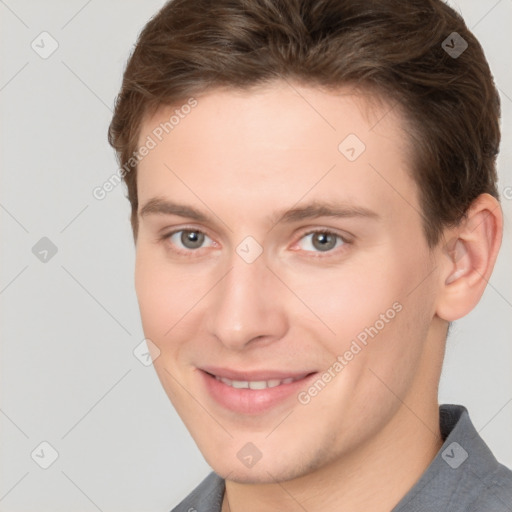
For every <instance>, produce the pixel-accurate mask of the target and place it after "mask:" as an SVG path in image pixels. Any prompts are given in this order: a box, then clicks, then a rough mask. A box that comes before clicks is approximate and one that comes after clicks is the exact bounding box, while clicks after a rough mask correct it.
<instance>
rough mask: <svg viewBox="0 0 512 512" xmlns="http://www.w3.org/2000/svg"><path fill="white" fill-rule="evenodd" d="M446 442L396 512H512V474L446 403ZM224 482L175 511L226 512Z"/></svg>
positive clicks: (209, 484)
mask: <svg viewBox="0 0 512 512" xmlns="http://www.w3.org/2000/svg"><path fill="white" fill-rule="evenodd" d="M439 415H440V417H439V423H440V427H441V435H442V437H443V440H444V444H443V446H442V447H441V449H440V450H439V452H438V454H437V455H436V457H435V458H434V460H433V461H432V462H431V463H430V465H429V466H428V468H427V469H426V470H425V472H424V473H423V475H422V476H421V477H420V479H419V480H418V481H417V482H416V483H415V484H414V485H413V487H412V488H411V489H410V490H409V491H408V492H407V494H406V495H405V496H404V497H403V498H402V499H401V500H400V502H399V503H398V504H397V505H396V506H395V507H394V508H393V510H392V511H390V512H512V471H511V470H510V469H508V468H507V467H505V466H503V465H502V464H500V463H499V462H498V461H497V460H496V458H495V457H494V455H493V454H492V453H491V451H490V450H489V448H488V447H487V445H486V444H485V442H484V441H483V439H482V438H481V437H480V435H479V434H478V432H477V431H476V429H475V427H474V426H473V423H472V422H471V420H470V418H469V415H468V411H467V409H466V408H465V407H463V406H461V405H441V407H440V408H439ZM224 489H225V484H224V480H223V479H222V478H221V477H220V476H218V475H217V474H216V473H214V472H212V473H210V474H209V475H208V476H207V477H206V478H205V479H204V480H203V481H202V482H201V483H200V484H199V485H198V486H197V487H196V488H195V489H194V490H193V491H192V492H191V493H190V494H189V495H188V496H187V497H186V498H185V499H184V500H183V501H182V502H181V503H180V504H179V505H178V506H177V507H175V508H174V509H172V511H171V512H221V506H222V498H223V496H224Z"/></svg>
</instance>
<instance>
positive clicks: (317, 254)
mask: <svg viewBox="0 0 512 512" xmlns="http://www.w3.org/2000/svg"><path fill="white" fill-rule="evenodd" d="M182 231H188V232H191V233H200V234H203V235H205V236H207V237H208V238H211V237H209V236H208V234H207V233H205V232H204V231H201V230H200V229H195V228H190V227H189V228H187V227H184V228H181V229H176V230H174V231H170V232H169V233H165V234H164V235H162V236H161V237H160V241H162V242H168V241H169V239H170V238H171V236H173V235H175V234H176V233H180V232H182ZM315 233H322V234H323V235H332V236H334V237H336V238H338V239H340V240H341V241H342V242H343V244H342V245H341V246H340V247H335V248H333V249H331V250H329V251H326V252H325V253H322V252H321V251H306V252H308V253H312V255H311V256H310V257H312V258H328V257H329V256H331V255H333V254H335V253H337V252H339V251H336V249H341V250H343V246H345V245H349V244H351V243H352V242H351V241H350V240H349V239H347V238H346V237H344V236H342V235H340V234H339V233H336V232H335V231H331V230H329V229H312V230H310V231H307V232H305V233H303V234H302V236H301V237H300V238H299V241H300V240H302V239H303V238H305V237H307V236H309V235H314V234H315ZM169 245H172V246H173V248H172V249H171V250H172V251H173V252H175V253H177V254H180V255H183V256H191V255H192V254H193V253H195V252H196V253H197V252H199V251H200V249H202V248H199V249H188V250H184V249H177V248H176V246H174V245H173V244H170V243H169ZM192 257H198V256H192Z"/></svg>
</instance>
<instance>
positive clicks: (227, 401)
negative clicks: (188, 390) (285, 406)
mask: <svg viewBox="0 0 512 512" xmlns="http://www.w3.org/2000/svg"><path fill="white" fill-rule="evenodd" d="M199 372H200V373H201V375H202V378H203V381H204V383H205V385H206V388H207V390H208V392H209V394H210V396H211V397H212V398H213V399H214V400H215V401H216V402H217V403H218V404H220V405H221V406H222V407H224V408H226V409H228V410H230V411H233V412H237V413H242V414H260V413H263V412H266V411H269V410H270V409H272V408H273V407H275V406H277V405H278V404H280V403H282V402H284V401H286V400H287V399H289V398H290V397H292V396H297V395H298V393H299V392H300V391H301V390H303V389H304V387H305V386H307V385H308V384H309V381H310V380H311V379H313V378H314V377H315V375H316V373H312V374H309V375H308V376H306V377H304V378H303V379H300V380H296V381H293V382H290V383H289V384H280V385H279V386H275V387H273V388H265V389H248V388H244V389H237V388H233V387H231V386H228V385H227V384H224V383H223V382H221V381H219V380H217V379H216V378H215V377H213V376H212V375H210V374H209V373H206V372H204V371H203V370H199Z"/></svg>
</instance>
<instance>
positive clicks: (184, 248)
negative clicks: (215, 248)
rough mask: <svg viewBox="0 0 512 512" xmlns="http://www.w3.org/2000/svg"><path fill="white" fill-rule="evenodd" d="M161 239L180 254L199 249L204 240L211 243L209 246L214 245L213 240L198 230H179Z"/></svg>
mask: <svg viewBox="0 0 512 512" xmlns="http://www.w3.org/2000/svg"><path fill="white" fill-rule="evenodd" d="M162 238H163V239H164V240H167V241H169V243H170V244H171V245H173V246H175V247H176V249H174V250H175V251H176V252H177V253H180V254H187V253H190V252H194V251H197V249H201V248H202V245H203V244H204V242H205V240H209V241H210V242H212V244H211V245H214V242H213V240H212V239H211V238H210V237H209V236H208V235H206V234H205V233H203V232H202V231H199V230H198V229H180V230H178V231H172V232H171V233H167V234H166V235H164V236H163V237H162Z"/></svg>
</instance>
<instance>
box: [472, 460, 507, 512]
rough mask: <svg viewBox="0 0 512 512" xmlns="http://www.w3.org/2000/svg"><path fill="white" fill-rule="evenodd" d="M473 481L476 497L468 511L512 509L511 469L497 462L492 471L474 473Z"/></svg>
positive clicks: (499, 511)
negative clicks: (476, 491)
mask: <svg viewBox="0 0 512 512" xmlns="http://www.w3.org/2000/svg"><path fill="white" fill-rule="evenodd" d="M472 476H473V477H474V478H473V479H472V480H473V483H474V485H475V487H476V488H477V489H478V491H479V492H478V493H477V497H476V498H475V500H474V501H473V503H472V504H471V508H470V509H469V510H468V512H483V511H486V512H487V511H492V512H510V511H512V471H511V470H510V469H508V468H507V467H505V466H503V465H502V464H499V463H497V464H496V467H495V468H494V470H493V471H491V472H489V473H486V474H478V473H476V472H475V473H474V474H473V475H472Z"/></svg>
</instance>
